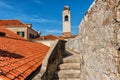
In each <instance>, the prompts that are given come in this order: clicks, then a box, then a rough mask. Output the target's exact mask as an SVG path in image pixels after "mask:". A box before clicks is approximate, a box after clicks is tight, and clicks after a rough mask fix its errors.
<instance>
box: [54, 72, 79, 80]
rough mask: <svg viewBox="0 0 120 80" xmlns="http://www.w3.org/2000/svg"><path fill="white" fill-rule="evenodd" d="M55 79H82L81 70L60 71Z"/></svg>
mask: <svg viewBox="0 0 120 80" xmlns="http://www.w3.org/2000/svg"><path fill="white" fill-rule="evenodd" d="M56 73H57V74H55V76H54V79H67V78H80V70H60V71H58V72H56Z"/></svg>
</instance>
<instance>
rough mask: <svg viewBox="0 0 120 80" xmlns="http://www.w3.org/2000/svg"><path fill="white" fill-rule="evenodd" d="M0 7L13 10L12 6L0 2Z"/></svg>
mask: <svg viewBox="0 0 120 80" xmlns="http://www.w3.org/2000/svg"><path fill="white" fill-rule="evenodd" d="M0 7H1V8H8V9H13V6H11V5H9V4H7V3H5V2H4V1H0Z"/></svg>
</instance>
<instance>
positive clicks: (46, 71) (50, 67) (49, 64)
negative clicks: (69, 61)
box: [33, 40, 66, 80]
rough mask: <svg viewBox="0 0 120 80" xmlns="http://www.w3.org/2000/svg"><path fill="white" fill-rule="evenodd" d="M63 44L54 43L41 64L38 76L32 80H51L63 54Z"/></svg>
mask: <svg viewBox="0 0 120 80" xmlns="http://www.w3.org/2000/svg"><path fill="white" fill-rule="evenodd" d="M65 42H66V41H63V40H56V41H55V43H54V44H53V46H52V47H51V48H50V50H49V51H48V53H47V55H46V56H45V58H44V60H43V62H42V67H41V70H40V72H39V74H38V75H37V76H36V77H35V78H34V79H33V80H40V78H41V79H42V80H52V78H53V75H54V72H55V71H56V70H57V68H58V65H59V63H60V62H61V60H62V57H63V54H64V53H65Z"/></svg>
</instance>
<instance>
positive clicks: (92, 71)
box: [67, 0, 120, 80]
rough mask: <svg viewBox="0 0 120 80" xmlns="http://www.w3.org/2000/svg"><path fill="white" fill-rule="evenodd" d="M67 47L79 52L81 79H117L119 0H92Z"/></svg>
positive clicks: (119, 79)
mask: <svg viewBox="0 0 120 80" xmlns="http://www.w3.org/2000/svg"><path fill="white" fill-rule="evenodd" d="M75 41H77V43H75ZM68 44H69V45H68ZM78 44H79V46H77V45H78ZM75 45H76V46H77V47H75ZM67 48H69V49H72V50H77V51H78V52H79V53H80V67H81V69H80V71H81V73H80V80H120V0H95V1H94V3H93V4H92V5H91V7H90V8H89V10H88V11H87V12H86V14H85V17H84V19H83V20H82V22H81V23H80V26H79V39H75V40H71V41H69V42H68V43H67Z"/></svg>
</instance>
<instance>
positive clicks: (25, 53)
mask: <svg viewBox="0 0 120 80" xmlns="http://www.w3.org/2000/svg"><path fill="white" fill-rule="evenodd" d="M0 32H5V33H6V36H5V37H0V79H3V80H11V79H14V80H24V79H25V78H26V77H28V76H29V75H30V74H31V73H32V72H33V71H35V70H36V69H37V68H38V67H39V66H40V65H41V63H42V60H43V58H44V56H45V55H46V53H47V52H48V50H49V47H48V46H45V45H43V44H41V43H35V42H29V41H27V40H25V39H24V38H22V37H20V36H19V35H16V34H15V33H13V32H11V31H9V30H7V29H5V28H3V27H0Z"/></svg>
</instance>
